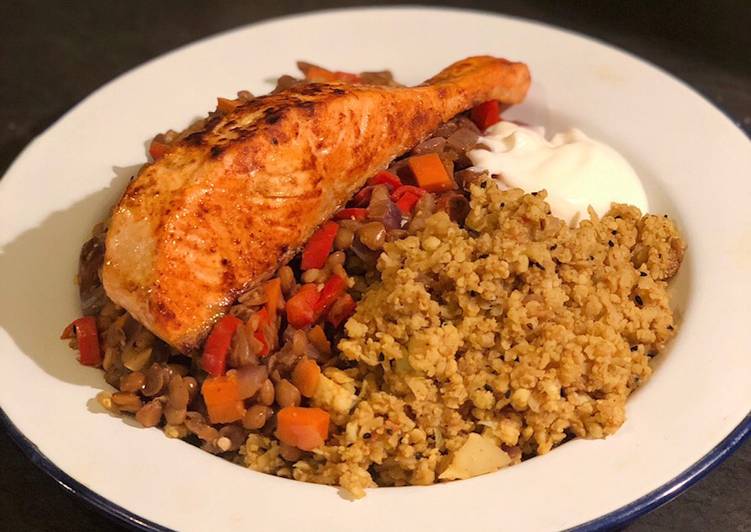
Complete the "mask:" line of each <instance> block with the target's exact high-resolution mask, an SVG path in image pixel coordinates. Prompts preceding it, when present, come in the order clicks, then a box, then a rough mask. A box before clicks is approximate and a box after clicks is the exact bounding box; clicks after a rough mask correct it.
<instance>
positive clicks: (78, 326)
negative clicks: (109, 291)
mask: <svg viewBox="0 0 751 532" xmlns="http://www.w3.org/2000/svg"><path fill="white" fill-rule="evenodd" d="M73 335H75V336H76V339H77V340H78V351H79V352H80V353H81V355H80V357H79V358H78V361H79V362H80V363H81V364H83V365H84V366H98V365H99V364H101V363H102V350H101V349H100V348H99V333H98V332H97V329H96V318H94V317H93V316H84V317H83V318H78V319H77V320H75V321H73V323H71V324H70V325H68V326H67V327H66V328H65V330H64V331H63V333H62V334H61V335H60V338H62V339H69V338H73Z"/></svg>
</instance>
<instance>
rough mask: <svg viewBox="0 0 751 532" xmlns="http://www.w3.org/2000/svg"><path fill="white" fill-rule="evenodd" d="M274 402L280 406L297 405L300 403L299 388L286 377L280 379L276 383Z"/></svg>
mask: <svg viewBox="0 0 751 532" xmlns="http://www.w3.org/2000/svg"><path fill="white" fill-rule="evenodd" d="M276 402H277V404H278V405H279V406H281V407H282V408H284V407H285V406H298V405H299V404H300V390H298V389H297V387H296V386H295V385H294V384H292V383H291V382H289V381H288V380H287V379H282V380H280V381H279V383H277V385H276Z"/></svg>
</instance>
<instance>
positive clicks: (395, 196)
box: [391, 185, 427, 201]
mask: <svg viewBox="0 0 751 532" xmlns="http://www.w3.org/2000/svg"><path fill="white" fill-rule="evenodd" d="M408 192H409V193H410V194H414V195H416V196H417V197H418V198H421V197H423V196H424V195H425V194H426V193H427V192H426V191H425V189H423V188H420V187H414V186H412V185H402V186H400V187H399V188H397V189H396V190H395V191H394V192H392V193H391V201H399V199H401V197H402V196H404V195H405V194H406V193H408Z"/></svg>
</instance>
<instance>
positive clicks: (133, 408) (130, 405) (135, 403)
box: [112, 392, 143, 413]
mask: <svg viewBox="0 0 751 532" xmlns="http://www.w3.org/2000/svg"><path fill="white" fill-rule="evenodd" d="M112 403H113V404H114V405H115V406H117V408H118V409H120V410H122V411H123V412H132V413H135V412H138V411H139V410H140V409H141V407H142V406H143V403H142V402H141V398H140V397H138V396H137V395H136V394H134V393H133V392H115V393H113V394H112Z"/></svg>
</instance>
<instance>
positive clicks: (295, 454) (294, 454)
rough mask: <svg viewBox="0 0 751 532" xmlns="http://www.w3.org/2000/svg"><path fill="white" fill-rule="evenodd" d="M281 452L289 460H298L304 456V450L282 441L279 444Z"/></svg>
mask: <svg viewBox="0 0 751 532" xmlns="http://www.w3.org/2000/svg"><path fill="white" fill-rule="evenodd" d="M279 454H280V455H281V456H282V458H284V459H285V460H286V461H287V462H297V461H298V460H299V459H300V458H301V457H302V451H301V450H300V449H298V448H297V447H294V446H292V445H287V444H286V443H282V444H280V445H279Z"/></svg>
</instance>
